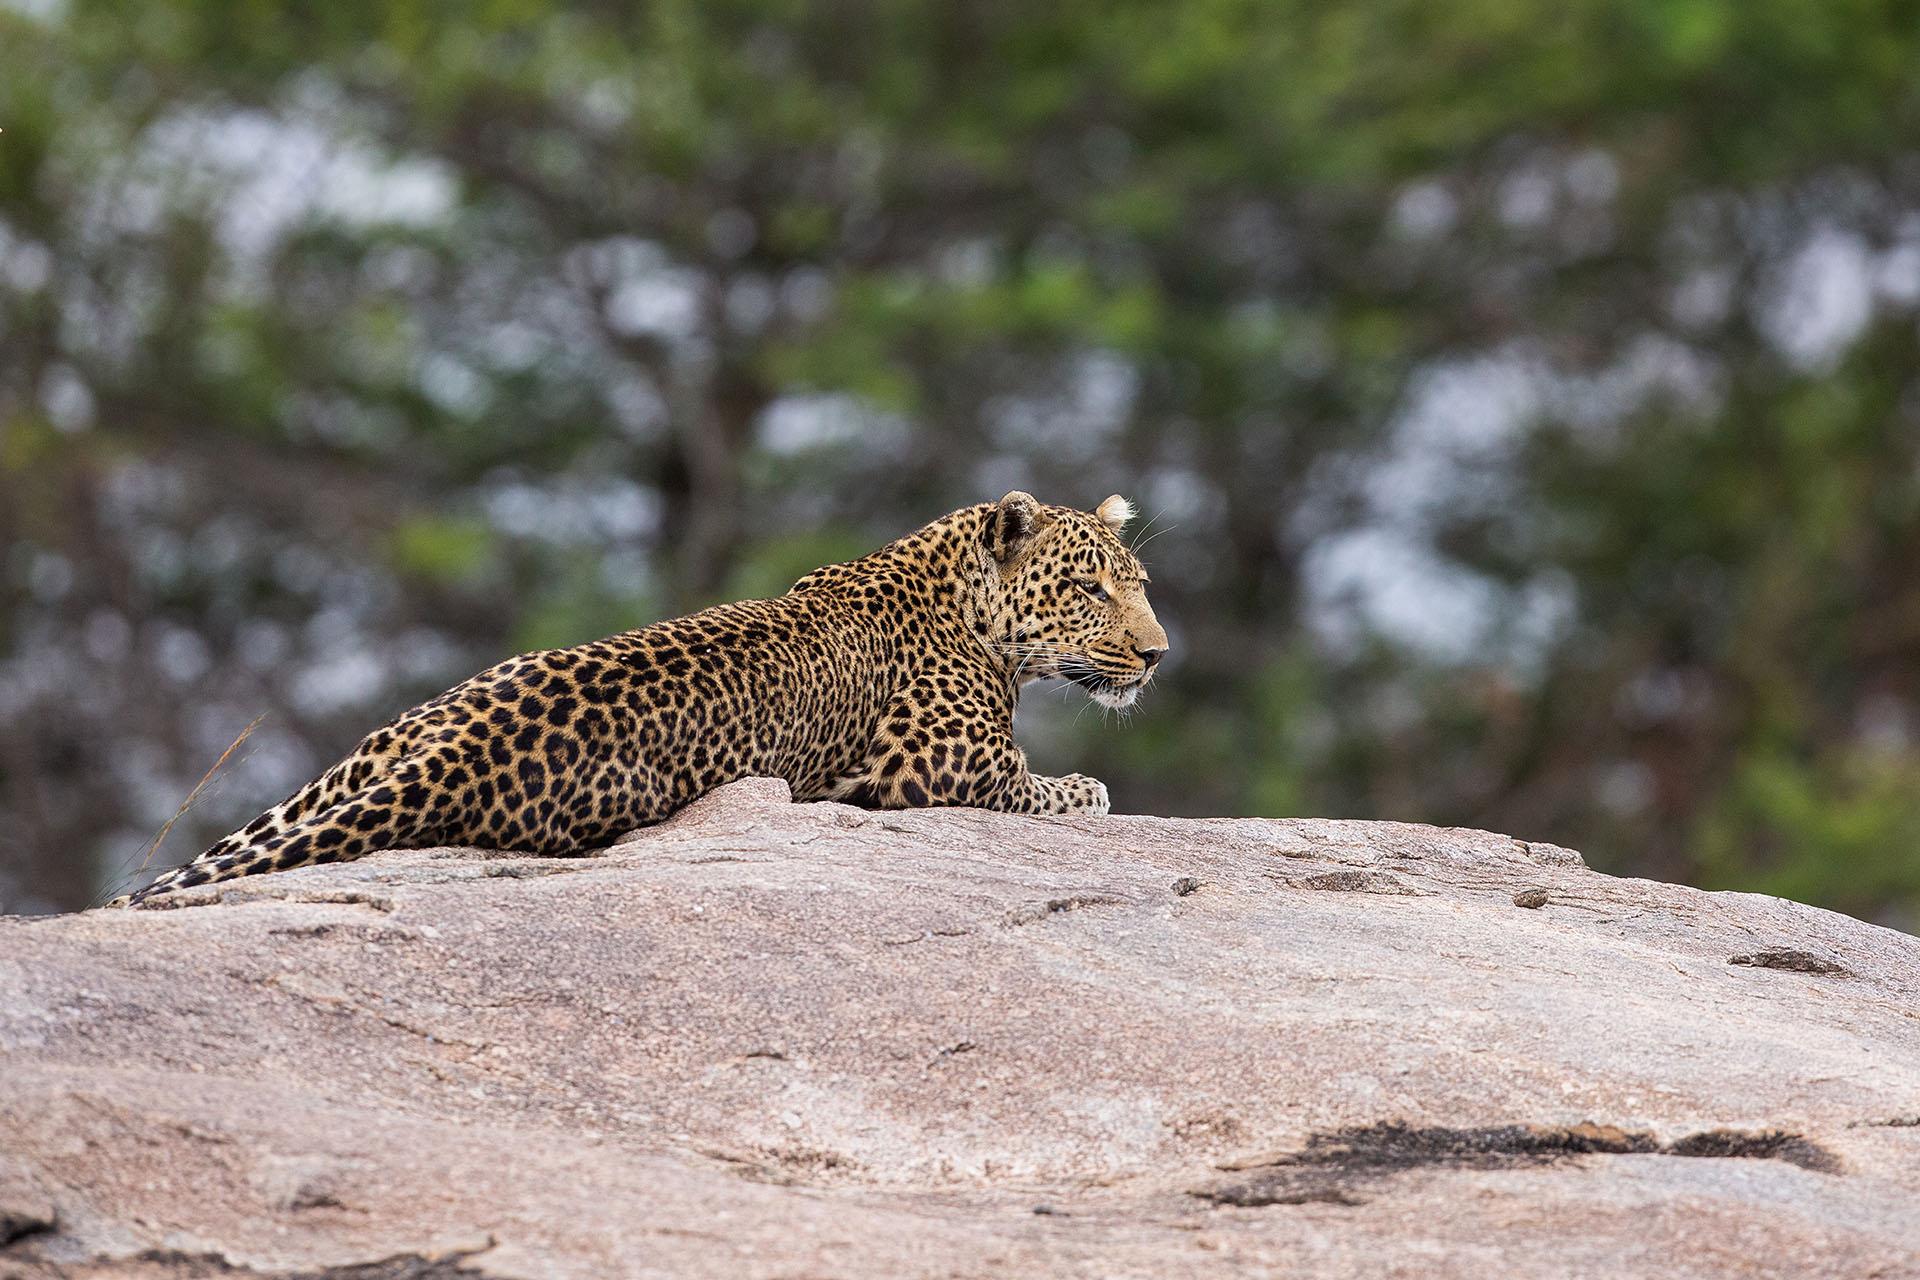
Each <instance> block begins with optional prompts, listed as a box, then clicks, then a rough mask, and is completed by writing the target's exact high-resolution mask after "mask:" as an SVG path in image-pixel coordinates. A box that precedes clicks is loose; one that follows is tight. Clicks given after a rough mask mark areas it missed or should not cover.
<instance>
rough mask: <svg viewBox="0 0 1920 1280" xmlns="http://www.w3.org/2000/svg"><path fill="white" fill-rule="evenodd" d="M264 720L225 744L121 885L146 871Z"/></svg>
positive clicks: (248, 726) (247, 728)
mask: <svg viewBox="0 0 1920 1280" xmlns="http://www.w3.org/2000/svg"><path fill="white" fill-rule="evenodd" d="M265 719H266V716H265V715H258V716H255V717H254V718H253V721H252V723H250V724H249V725H247V727H246V728H244V729H242V730H241V731H240V736H239V737H237V738H235V739H234V740H233V741H232V742H230V743H228V744H227V749H226V750H225V751H222V752H221V753H220V758H219V759H218V760H215V761H214V762H213V767H212V768H210V769H208V770H207V771H206V773H204V774H202V775H201V777H200V781H199V782H197V783H195V784H194V787H193V790H192V791H189V792H188V793H187V798H186V799H185V800H182V801H181V802H180V807H179V808H178V809H175V810H174V811H173V816H172V817H171V818H168V819H167V820H166V822H165V823H164V824H162V825H161V827H160V830H158V831H156V832H155V833H154V836H153V839H151V840H149V841H147V845H146V848H144V849H142V850H141V851H140V865H139V866H137V867H135V868H134V869H133V870H132V871H130V872H128V873H127V875H126V876H123V877H121V882H122V883H123V884H124V883H125V882H126V881H127V880H128V879H131V878H132V877H133V876H136V875H139V874H140V873H141V872H142V871H145V870H146V869H147V865H148V864H149V863H151V862H152V861H153V855H155V854H156V853H159V852H160V846H161V845H163V844H165V843H166V842H167V835H168V833H169V832H171V831H172V830H173V825H174V823H176V822H178V821H180V819H182V818H184V817H186V816H187V811H188V810H189V809H191V808H193V806H194V805H196V804H198V803H199V801H200V797H201V796H203V795H205V794H206V790H207V787H208V786H209V785H210V784H211V783H212V782H213V780H214V779H215V778H216V777H218V776H219V774H220V771H221V770H222V769H224V768H226V765H227V761H229V760H231V759H232V758H233V753H234V752H236V751H238V750H239V749H240V744H241V743H243V742H245V741H246V740H247V739H248V738H249V737H250V736H252V734H253V731H254V730H255V729H258V728H259V727H260V722H261V721H262V720H265Z"/></svg>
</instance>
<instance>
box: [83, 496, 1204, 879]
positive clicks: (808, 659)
mask: <svg viewBox="0 0 1920 1280" xmlns="http://www.w3.org/2000/svg"><path fill="white" fill-rule="evenodd" d="M1131 515H1132V508H1131V507H1130V506H1129V505H1128V504H1127V503H1126V502H1125V500H1123V499H1121V498H1119V497H1113V498H1109V499H1107V501H1106V502H1104V503H1102V504H1101V505H1100V507H1099V509H1098V510H1097V511H1095V512H1093V513H1091V514H1089V513H1086V512H1081V511H1075V510H1072V509H1070V508H1066V507H1057V506H1045V505H1042V504H1040V503H1038V502H1036V501H1034V499H1033V498H1032V497H1030V496H1029V495H1027V494H1025V493H1018V492H1016V493H1010V494H1008V495H1007V496H1006V497H1004V498H1002V499H1001V500H1000V501H999V502H997V503H982V504H979V505H977V506H971V507H963V508H962V509H961V510H959V511H956V512H953V513H952V514H950V515H947V516H944V517H942V518H941V519H939V520H936V521H934V522H933V523H932V524H930V525H927V526H926V527H925V528H923V529H921V530H919V531H918V532H916V533H913V534H910V535H908V536H907V537H904V538H901V539H899V540H898V541H896V542H893V543H890V544H888V545H887V546H885V547H882V548H881V549H880V550H878V551H875V552H873V553H872V554H871V555H867V556H863V557H861V558H860V559H858V560H854V561H850V562H848V563H846V564H837V565H829V566H828V567H826V568H824V569H817V570H815V571H814V572H812V573H810V574H808V575H807V576H806V577H804V578H802V579H800V581H799V582H797V583H795V584H794V585H793V588H792V589H791V590H789V591H788V592H787V593H786V594H785V595H783V596H780V597H778V598H776V599H772V600H747V601H742V602H741V603H738V604H726V605H720V606H718V607H716V608H712V609H708V610H705V611H704V612H701V613H696V614H693V615H692V616H690V617H685V618H676V619H673V620H671V621H667V622H659V623H655V624H654V625H652V626H650V627H643V628H641V629H640V630H638V631H629V632H625V633H623V634H621V635H617V636H610V637H608V638H607V639H604V640H596V641H594V642H593V643H591V644H583V645H577V646H575V647H573V648H570V649H551V650H547V651H545V652H541V653H532V654H527V655H525V656H523V657H518V658H513V659H510V660H508V661H506V662H503V663H501V664H499V665H498V666H495V667H492V668H490V669H488V670H486V671H483V672H481V673H480V674H479V675H477V676H475V677H473V678H472V679H471V680H468V681H466V682H465V683H463V684H460V685H456V686H455V687H454V688H452V689H450V690H448V691H447V692H446V693H443V694H441V695H440V696H439V697H437V698H435V699H433V700H432V701H431V702H427V703H424V704H422V705H421V706H419V707H416V708H414V709H413V710H411V711H408V712H407V713H405V714H404V715H402V716H400V718H399V719H397V720H395V721H393V722H392V723H391V724H389V725H387V726H386V727H384V728H382V729H379V730H377V731H376V732H374V733H372V734H370V735H369V736H368V737H367V738H366V739H365V740H364V741H362V742H361V743H360V745H359V746H358V747H357V748H355V749H354V751H353V753H352V754H351V755H349V756H348V757H347V758H346V759H344V760H342V761H341V762H340V763H338V764H336V765H334V766H333V767H332V768H331V769H328V770H327V771H326V772H325V773H324V774H322V775H321V776H320V777H319V778H318V779H316V780H315V781H313V782H311V783H309V784H307V785H306V786H304V787H302V788H301V789H300V790H298V791H296V792H295V793H294V794H293V795H292V796H290V797H289V798H288V799H287V800H286V801H285V802H283V803H281V804H280V805H277V806H276V807H274V808H272V809H270V810H268V811H267V812H266V813H263V814H261V815H260V816H259V817H257V818H255V819H254V820H253V821H252V822H250V823H248V824H247V825H246V826H245V827H243V828H241V829H240V830H238V831H236V832H234V833H233V834H232V835H230V836H228V837H226V838H225V839H224V840H221V841H220V842H219V843H217V844H215V845H214V846H213V847H212V848H210V849H208V850H207V851H206V852H205V853H202V854H201V855H200V856H199V857H198V858H196V859H194V860H193V861H192V862H190V863H188V864H186V865H185V866H182V867H177V868H175V869H173V870H172V871H169V872H167V873H165V874H164V875H162V876H161V877H160V878H159V879H158V880H156V881H155V882H154V883H153V884H151V885H149V886H148V887H147V888H145V889H142V890H140V891H139V892H138V893H135V894H133V895H132V896H131V897H130V898H127V899H121V900H120V901H121V902H122V903H126V902H139V901H142V900H145V899H147V898H150V897H152V896H153V895H155V894H159V893H164V892H166V891H168V890H171V889H179V888H184V887H186V886H189V885H197V884H206V883H208V882H210V881H218V880H231V879H234V878H235V877H238V876H245V875H253V874H256V873H259V872H265V871H284V870H286V869H287V868H289V867H298V866H305V865H307V864H309V863H319V862H339V861H344V860H348V859H352V858H358V857H360V856H362V855H364V854H367V853H371V852H374V851H376V850H380V849H389V848H403V847H409V846H419V845H429V844H457V845H476V846H479V847H482V848H490V849H527V850H534V851H538V852H541V853H546V854H554V855H564V854H571V853H578V852H581V851H583V850H587V849H591V848H594V847H596V846H599V845H602V844H605V843H606V842H607V841H609V840H610V839H611V838H612V837H614V836H616V835H618V834H620V833H621V832H624V831H627V830H630V829H632V828H634V827H638V826H642V825H645V824H646V823H649V822H655V821H658V820H659V819H661V818H664V817H665V816H667V815H668V814H670V813H672V812H673V811H674V810H676V809H678V808H680V807H681V806H682V805H684V804H686V803H687V802H689V801H691V800H693V799H695V798H696V797H698V796H700V795H702V794H704V793H706V792H707V791H710V790H712V789H713V788H715V787H717V786H720V785H721V784H723V783H726V782H731V781H733V780H734V779H737V778H744V777H749V776H753V775H765V776H772V777H778V778H784V779H786V781H787V782H788V784H789V785H790V786H791V787H792V789H793V794H794V796H795V797H796V798H797V799H803V800H814V799H826V798H832V799H839V800H845V801H848V802H851V803H855V804H861V805H865V806H868V807H871V808H918V807H922V806H929V805H975V806H978V807H981V808H986V809H999V810H1003V811H1007V812H1013V813H1070V812H1082V813H1096V814H1099V813H1105V812H1107V789H1106V787H1105V786H1104V785H1102V784H1101V783H1100V782H1098V781H1096V780H1095V779H1093V778H1088V777H1083V776H1081V775H1080V774H1069V775H1067V776H1066V777H1060V778H1048V777H1041V776H1039V775H1036V774H1034V773H1032V772H1030V771H1029V770H1028V768H1027V760H1026V755H1025V753H1023V752H1022V751H1021V750H1020V748H1019V747H1018V746H1017V745H1015V743H1014V740H1013V711H1014V706H1015V704H1016V703H1017V702H1018V700H1019V696H1020V686H1021V685H1022V684H1024V683H1026V682H1029V681H1032V680H1037V679H1042V678H1059V679H1065V680H1069V681H1072V682H1074V683H1077V684H1079V685H1081V686H1082V687H1084V688H1085V689H1086V690H1087V692H1088V693H1089V695H1091V696H1092V697H1094V698H1095V699H1097V700H1099V701H1100V702H1102V703H1104V704H1106V705H1109V706H1126V705H1128V704H1130V703H1131V702H1132V701H1133V699H1134V698H1135V697H1136V696H1137V695H1138V693H1139V691H1140V689H1141V687H1142V686H1144V685H1145V684H1146V683H1147V681H1148V680H1150V679H1151V678H1152V676H1153V670H1154V665H1155V664H1156V663H1157V662H1158V661H1159V659H1160V657H1161V655H1163V654H1164V653H1166V651H1167V637H1166V633H1165V632H1164V631H1162V630H1161V628H1160V624H1159V622H1158V621H1156V620H1155V618H1154V616H1153V610H1152V608H1151V607H1150V606H1149V605H1148V604H1147V598H1146V590H1145V584H1146V581H1147V577H1146V574H1145V573H1144V572H1143V571H1142V569H1141V566H1140V562H1139V560H1138V559H1137V558H1135V556H1134V555H1133V553H1132V552H1131V551H1130V550H1128V548H1127V547H1126V545H1125V544H1124V543H1122V542H1121V540H1120V538H1119V536H1118V535H1119V531H1120V529H1121V528H1122V527H1123V526H1124V525H1125V524H1126V522H1127V520H1128V519H1129V518H1130V517H1131Z"/></svg>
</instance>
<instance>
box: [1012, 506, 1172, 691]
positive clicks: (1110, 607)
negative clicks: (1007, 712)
mask: <svg viewBox="0 0 1920 1280" xmlns="http://www.w3.org/2000/svg"><path fill="white" fill-rule="evenodd" d="M1131 519H1133V504H1131V503H1129V502H1128V501H1127V500H1126V499H1125V498H1122V497H1120V496H1119V495H1118V494H1115V495H1114V496H1113V497H1111V498H1108V499H1107V500H1106V501H1105V502H1103V503H1101V504H1100V505H1099V507H1097V508H1096V509H1094V510H1093V511H1091V512H1088V511H1076V510H1074V509H1072V508H1071V507H1056V506H1046V505H1042V504H1041V503H1038V502H1036V501H1034V499H1033V498H1032V496H1031V495H1029V494H1025V493H1020V492H1017V491H1016V492H1014V493H1009V494H1008V495H1007V496H1006V497H1004V498H1002V499H1000V501H999V502H997V503H995V504H993V505H992V506H991V507H989V508H987V509H986V527H985V531H984V534H983V537H984V541H985V550H986V553H987V555H988V556H989V557H990V558H991V560H992V562H993V565H994V568H995V570H996V572H995V578H996V580H997V585H998V587H999V601H998V604H999V608H998V609H997V610H996V611H995V613H996V621H997V623H998V624H999V625H998V627H997V628H996V631H997V634H996V636H995V640H996V642H997V643H998V645H999V647H1000V650H1001V653H1002V656H1003V658H1004V660H1005V662H1006V664H1007V667H1008V670H1009V671H1011V672H1012V673H1013V674H1014V678H1015V679H1016V680H1018V681H1020V682H1022V683H1024V682H1026V681H1028V680H1041V679H1047V678H1058V679H1062V680H1067V681H1071V682H1072V683H1074V684H1077V685H1079V686H1080V687H1081V688H1083V689H1085V690H1086V691H1087V694H1088V696H1090V697H1091V698H1093V699H1094V701H1096V702H1098V703H1100V704H1102V705H1103V706H1108V707H1127V706H1131V705H1132V704H1133V700H1134V699H1135V698H1137V697H1139V695H1140V690H1141V688H1142V687H1144V686H1145V685H1146V683H1147V681H1149V680H1151V679H1153V673H1154V668H1155V667H1157V666H1158V665H1159V663H1160V659H1161V658H1163V657H1165V656H1166V652H1167V633H1166V632H1165V631H1164V630H1163V629H1162V628H1161V626H1160V622H1159V619H1157V618H1155V617H1154V616H1153V606H1152V605H1150V604H1148V603H1147V574H1146V570H1144V569H1143V568H1141V566H1140V560H1139V557H1137V556H1135V555H1134V554H1133V552H1132V551H1131V550H1130V549H1129V548H1128V547H1127V545H1126V543H1124V542H1122V541H1121V540H1120V531H1121V530H1122V529H1124V528H1126V526H1127V522H1128V521H1130V520H1131Z"/></svg>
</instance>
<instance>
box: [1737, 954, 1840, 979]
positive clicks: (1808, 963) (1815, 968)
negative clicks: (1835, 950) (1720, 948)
mask: <svg viewBox="0 0 1920 1280" xmlns="http://www.w3.org/2000/svg"><path fill="white" fill-rule="evenodd" d="M1727 963H1728V964H1744V965H1749V966H1751V967H1753V968H1755V969H1786V970H1789V971H1791V972H1793V973H1833V974H1845V973H1849V972H1850V970H1849V969H1848V968H1847V967H1846V966H1845V965H1843V964H1840V963H1839V962H1837V961H1834V960H1828V959H1827V958H1826V957H1824V956H1817V955H1815V954H1813V952H1811V951H1797V950H1795V949H1793V948H1791V947H1774V948H1770V949H1768V950H1766V951H1755V952H1753V953H1752V954H1750V955H1740V956H1729V957H1728V958H1727Z"/></svg>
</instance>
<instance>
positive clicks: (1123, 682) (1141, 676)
mask: <svg viewBox="0 0 1920 1280" xmlns="http://www.w3.org/2000/svg"><path fill="white" fill-rule="evenodd" d="M1057 674H1058V675H1059V676H1060V678H1061V679H1062V680H1065V681H1066V682H1067V683H1068V684H1077V685H1079V686H1080V687H1081V688H1082V689H1085V690H1086V691H1087V696H1088V697H1089V698H1092V699H1093V700H1094V701H1095V702H1097V703H1099V704H1100V705H1101V706H1103V707H1110V708H1112V709H1114V710H1116V711H1118V710H1122V709H1124V708H1126V707H1130V706H1132V705H1133V703H1134V700H1135V699H1136V698H1138V697H1139V696H1140V690H1141V689H1142V688H1144V687H1145V686H1146V683H1147V681H1149V680H1151V679H1153V669H1152V668H1150V667H1149V668H1147V669H1145V670H1142V671H1134V672H1129V673H1127V674H1126V675H1122V676H1116V675H1113V674H1111V673H1109V672H1106V671H1103V670H1101V669H1100V668H1099V667H1096V666H1094V665H1093V664H1092V663H1085V662H1070V663H1065V664H1062V666H1061V667H1060V669H1059V671H1058V673H1057Z"/></svg>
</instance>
